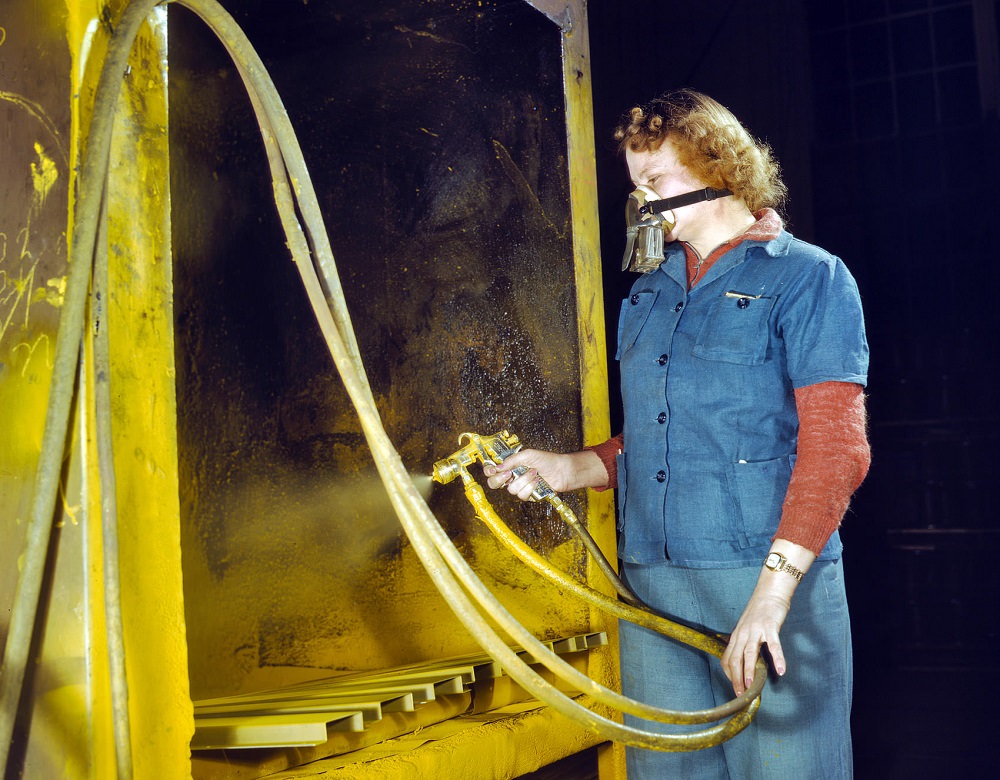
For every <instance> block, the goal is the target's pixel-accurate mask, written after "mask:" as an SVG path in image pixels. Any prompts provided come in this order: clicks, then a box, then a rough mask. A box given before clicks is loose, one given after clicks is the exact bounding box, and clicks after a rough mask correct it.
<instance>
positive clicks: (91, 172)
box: [0, 0, 766, 778]
mask: <svg viewBox="0 0 1000 780" xmlns="http://www.w3.org/2000/svg"><path fill="white" fill-rule="evenodd" d="M168 2H172V3H175V4H177V5H181V6H184V7H186V8H188V9H189V10H191V11H192V12H194V13H195V14H196V15H197V16H199V17H200V18H201V19H202V20H203V21H204V22H205V23H206V24H207V25H208V26H209V27H210V28H211V29H212V31H213V32H214V33H215V35H216V36H217V37H218V38H219V40H220V41H221V42H222V43H223V45H224V46H225V48H226V49H227V50H228V51H229V53H230V56H231V57H232V59H233V62H234V64H235V65H236V68H237V70H238V71H239V73H240V76H241V78H242V79H243V82H244V85H245V86H246V88H247V92H248V94H249V96H250V100H251V103H252V105H253V108H254V112H255V114H256V117H257V121H258V123H259V124H260V130H261V135H262V138H263V141H264V146H265V149H266V152H267V158H268V165H269V168H270V171H271V176H272V187H273V189H274V195H275V202H276V205H277V208H278V212H279V216H280V219H281V223H282V226H283V228H284V231H285V234H286V238H287V241H288V246H289V249H290V250H291V253H292V257H293V260H294V262H295V265H296V268H297V270H298V272H299V274H300V277H301V278H302V281H303V284H304V286H305V289H306V293H307V296H308V298H309V301H310V305H311V307H312V309H313V311H314V313H315V316H316V319H317V323H318V324H319V327H320V330H321V332H322V335H323V338H324V340H325V342H326V344H327V347H328V349H329V351H330V354H331V356H332V358H333V360H334V363H335V365H336V367H337V369H338V371H339V373H340V376H341V379H342V381H343V382H344V385H345V387H346V389H347V392H348V395H349V396H350V398H351V401H352V403H353V404H354V406H355V408H356V410H357V413H358V417H359V420H360V422H361V426H362V430H363V431H364V434H365V437H366V439H367V441H368V444H369V447H370V449H371V451H372V454H373V456H374V460H375V463H376V466H377V468H378V470H379V473H380V476H381V478H382V481H383V483H384V484H385V487H386V490H387V492H388V494H389V497H390V500H391V502H392V505H393V507H394V509H395V511H396V514H397V515H398V517H399V520H400V523H401V525H402V526H403V529H404V531H405V532H406V534H407V536H408V538H409V540H410V542H411V544H412V546H413V549H414V551H415V552H416V554H417V555H418V557H419V558H420V560H421V562H422V563H423V565H424V567H425V569H426V570H427V572H428V574H429V575H430V577H431V579H432V581H433V582H434V584H435V586H436V587H437V588H438V590H439V591H440V593H441V594H442V596H443V597H444V599H445V601H446V602H447V603H448V605H449V607H450V608H451V609H452V610H453V611H454V613H455V614H456V616H457V617H458V619H459V620H460V621H461V622H462V623H463V625H465V627H466V628H467V629H468V630H469V631H470V633H472V635H473V637H474V638H475V639H476V641H477V642H478V643H479V644H480V645H481V646H482V647H483V648H484V649H485V650H486V651H487V653H489V655H490V656H492V657H493V658H494V659H495V660H496V661H497V662H498V663H500V664H501V665H502V666H503V667H504V669H505V670H506V671H507V673H508V674H509V675H510V676H511V678H512V679H514V680H515V681H516V682H517V683H518V684H519V685H521V686H522V687H523V688H524V689H525V690H526V691H527V692H528V693H530V694H531V695H533V696H534V697H536V698H537V699H539V700H540V701H543V702H544V703H546V704H548V705H549V706H550V707H552V708H553V709H554V710H556V711H557V712H559V713H561V714H563V715H565V716H566V717H568V718H570V719H571V720H573V721H575V722H577V723H579V724H580V725H582V726H584V727H585V728H587V729H589V730H591V731H592V732H594V733H597V734H599V735H600V736H602V737H604V738H605V739H611V740H616V741H618V742H621V743H624V744H626V745H630V746H633V747H640V748H649V749H654V750H668V751H677V750H697V749H702V748H706V747H710V746H712V745H716V744H719V743H720V742H722V741H724V740H726V739H729V738H730V737H732V736H733V735H735V734H736V733H738V732H739V731H740V730H742V729H743V728H745V727H746V725H747V724H748V723H749V722H750V721H751V720H752V718H753V716H754V714H755V713H756V710H757V708H758V707H759V704H760V690H761V688H762V686H763V684H764V680H765V677H766V671H765V668H764V666H763V664H762V663H760V662H759V663H758V666H757V671H756V674H755V678H754V685H753V686H752V687H751V689H750V690H748V691H747V692H746V693H745V694H744V695H743V696H742V697H740V699H738V700H736V701H738V702H739V703H740V709H738V711H736V713H735V714H734V715H733V716H732V717H730V718H729V720H727V721H725V722H724V723H720V724H718V725H716V726H713V727H710V728H707V729H704V730H702V731H700V732H692V733H684V734H663V733H659V732H654V731H647V730H644V729H639V728H634V727H630V726H625V725H623V724H621V723H619V722H617V721H615V720H612V719H610V718H607V717H604V716H603V715H600V714H598V713H597V712H595V711H593V710H591V709H589V708H588V707H586V706H584V705H583V704H581V703H579V702H578V701H576V700H575V699H574V698H572V697H570V696H567V695H566V694H564V693H562V692H561V691H560V690H559V689H558V688H556V687H555V686H554V685H552V684H551V683H549V682H547V681H546V680H544V679H543V678H542V677H541V676H540V675H539V674H538V673H537V672H536V671H534V670H533V669H532V668H531V667H530V666H529V665H528V664H527V663H526V662H525V661H524V660H522V658H521V657H520V656H519V655H518V653H517V652H515V651H514V650H513V649H511V647H509V646H508V644H507V643H506V642H505V641H504V640H503V639H502V638H501V637H500V636H499V635H498V634H497V633H496V631H495V630H494V629H493V627H492V626H491V625H490V624H489V623H488V622H487V620H486V619H485V618H483V616H482V615H481V614H480V612H479V611H478V609H477V608H476V606H475V605H474V603H473V602H472V601H471V600H470V598H469V595H468V594H471V595H472V596H473V597H474V598H475V600H476V601H477V602H479V604H480V605H481V606H482V608H483V610H484V611H485V612H487V613H488V614H489V616H490V617H491V618H492V619H493V620H494V621H495V622H496V623H497V624H498V625H500V626H501V628H502V629H503V630H504V631H505V632H506V633H507V634H508V635H509V636H510V638H511V639H513V640H514V641H516V642H517V643H519V644H520V645H521V646H522V647H523V649H524V650H526V651H527V652H528V653H529V654H530V655H531V656H532V657H533V658H534V659H536V660H537V661H538V662H539V663H541V664H542V665H544V666H546V667H547V668H549V669H550V670H552V671H553V672H554V673H555V674H557V675H558V676H559V677H560V678H561V679H563V680H565V681H567V682H569V683H570V684H572V685H573V686H574V687H575V688H576V689H577V690H579V691H580V692H582V693H584V694H586V695H588V696H589V697H590V698H592V699H595V700H597V701H599V702H605V703H609V704H612V705H614V706H617V707H618V708H619V709H621V710H623V711H626V712H631V713H634V714H636V715H639V716H641V717H644V718H647V719H656V720H661V721H664V722H673V723H704V722H708V721H709V720H717V719H719V717H720V716H719V715H718V714H717V713H715V714H714V715H713V716H712V717H708V718H706V716H705V715H704V713H677V712H672V711H669V710H660V709H658V708H655V707H651V706H649V705H646V704H643V703H641V702H635V701H633V700H631V699H627V698H626V697H623V696H621V695H620V694H617V693H615V692H613V691H611V690H609V689H607V688H604V687H603V686H600V685H599V684H597V683H596V682H594V681H593V680H591V679H590V678H588V677H586V675H583V674H582V673H580V672H579V671H578V670H576V669H574V668H573V667H572V666H570V665H569V664H568V663H566V662H565V661H564V660H563V659H561V658H559V657H558V656H557V655H556V654H555V653H553V652H552V651H551V650H550V649H549V648H548V647H546V646H545V645H544V644H543V643H541V642H540V641H538V640H537V639H536V638H535V637H534V636H532V635H531V633H530V632H529V631H528V630H527V629H525V628H524V627H523V626H522V625H521V624H520V623H518V622H517V620H516V619H515V618H514V617H513V616H512V615H511V614H510V613H509V612H508V611H507V610H506V608H505V607H504V606H503V605H502V604H501V603H500V602H499V601H498V600H497V599H496V598H495V597H494V596H493V594H492V593H490V592H489V590H488V589H487V588H486V587H485V585H483V583H482V582H481V581H480V580H479V578H478V577H477V576H476V574H475V572H473V571H472V569H471V567H469V565H468V563H467V562H466V561H465V559H464V558H463V557H462V555H461V553H460V552H459V551H458V549H457V548H456V547H455V546H454V544H453V543H452V542H451V540H450V539H449V538H448V536H447V534H446V533H445V532H444V529H443V528H442V527H441V525H440V524H439V523H438V521H437V519H436V518H435V517H434V515H433V514H432V513H431V511H430V509H429V507H428V506H427V504H426V502H425V501H424V499H423V498H422V497H421V495H420V494H419V492H418V491H417V490H416V488H415V487H414V485H413V483H412V481H411V479H410V477H409V474H408V472H407V470H406V468H405V466H404V465H403V462H402V460H401V458H400V456H399V453H398V452H397V451H396V450H395V448H394V446H393V445H392V442H391V441H390V440H389V437H388V434H387V433H386V431H385V429H384V427H383V425H382V422H381V418H380V416H379V413H378V410H377V407H376V404H375V400H374V397H373V395H372V392H371V389H370V386H369V384H368V379H367V374H366V372H365V369H364V365H363V363H362V360H361V354H360V350H359V349H358V345H357V340H356V337H355V334H354V330H353V327H352V325H351V321H350V316H349V313H348V310H347V306H346V302H345V300H344V295H343V290H342V288H341V285H340V281H339V276H338V274H337V269H336V264H335V262H334V258H333V252H332V249H331V247H330V242H329V238H328V236H327V234H326V230H325V227H324V224H323V219H322V215H321V212H320V208H319V201H318V199H317V197H316V193H315V191H314V189H313V186H312V181H311V179H310V177H309V173H308V171H307V169H306V166H305V162H304V160H303V157H302V152H301V149H300V148H299V145H298V141H297V138H296V136H295V133H294V131H293V129H292V127H291V123H290V121H289V119H288V116H287V113H286V111H285V109H284V106H283V105H282V102H281V99H280V97H279V96H278V94H277V92H276V90H275V88H274V85H273V83H272V82H271V80H270V78H269V77H268V75H267V71H266V69H265V67H264V65H263V63H262V62H261V60H260V58H259V56H258V55H257V53H256V52H255V51H254V49H253V47H252V45H251V44H250V42H249V40H248V39H247V38H246V36H245V34H244V33H243V31H242V30H241V29H240V28H239V26H238V25H237V24H236V22H235V21H234V20H233V18H232V17H231V16H230V15H229V14H228V13H227V12H226V11H225V10H224V9H223V8H222V7H221V6H220V5H219V4H218V3H217V2H215V0H168ZM161 4H163V0H134V1H133V2H131V3H130V4H129V5H128V6H127V7H126V8H125V10H124V12H123V13H122V16H121V18H120V19H119V20H118V23H117V24H116V25H115V27H114V32H113V34H112V38H111V40H110V42H109V45H108V51H107V56H106V58H105V61H104V63H103V67H102V71H101V75H100V79H99V82H98V87H97V92H96V95H95V100H94V106H93V115H92V118H91V123H90V129H89V133H88V136H87V144H86V149H85V151H84V155H83V159H82V163H81V166H80V169H79V174H78V187H77V191H78V200H77V204H76V217H75V220H74V225H73V232H72V243H71V247H70V254H69V270H68V273H67V280H66V290H65V297H64V303H63V308H62V313H61V316H60V319H59V328H58V331H57V335H56V346H55V356H54V367H53V374H52V383H51V387H50V394H49V401H48V407H47V410H46V421H45V430H44V434H43V438H42V451H41V454H40V457H39V464H38V469H37V472H36V477H35V483H34V488H33V494H32V501H31V507H30V511H29V518H28V533H27V544H26V548H25V552H24V557H23V561H24V563H23V568H22V571H21V575H20V577H19V580H18V585H17V590H16V592H15V597H14V604H13V607H12V610H11V621H10V626H9V630H8V634H7V641H6V645H5V649H4V656H3V665H2V667H0V759H2V762H0V763H2V766H3V769H4V774H6V772H7V769H8V759H9V750H10V747H11V742H12V737H13V731H14V725H15V721H16V718H17V713H18V709H19V704H20V699H21V695H22V690H23V682H24V675H25V670H26V668H27V665H28V659H29V655H30V648H31V645H32V641H33V636H34V630H35V625H36V622H37V618H38V612H39V605H40V599H41V588H42V580H43V576H44V572H45V568H46V565H47V560H48V553H49V546H50V540H51V530H52V522H53V515H54V512H55V506H56V500H57V496H58V490H59V477H60V470H61V467H62V461H63V454H64V452H65V449H66V446H67V438H68V437H69V419H70V411H71V408H72V405H73V401H74V396H75V379H76V376H77V372H78V370H79V368H80V348H81V343H82V339H83V337H84V332H85V313H86V302H87V290H88V287H89V286H90V281H91V273H92V269H93V267H94V263H95V260H96V259H97V258H98V255H99V250H98V243H101V244H103V243H104V241H103V236H102V237H101V241H100V242H99V241H98V238H99V225H100V224H101V223H102V207H101V204H102V202H103V200H104V195H105V192H106V186H107V177H108V167H109V166H108V160H109V152H110V146H111V137H112V128H113V120H114V111H115V103H116V101H117V97H118V92H119V89H120V85H121V82H122V79H123V78H124V75H125V73H126V70H127V63H128V57H129V53H130V51H131V49H132V46H133V44H134V42H135V39H136V36H137V35H138V32H139V29H140V27H141V25H142V23H143V21H144V20H145V19H146V17H147V16H148V14H149V13H150V12H151V11H152V10H153V9H154V8H155V7H156V6H158V5H161ZM298 214H301V217H302V221H303V222H304V223H305V230H303V226H302V224H301V223H300V222H299V218H298ZM105 378H106V377H105ZM95 400H96V401H97V402H98V403H99V404H100V405H101V406H102V407H104V408H103V409H102V410H99V411H98V412H97V414H98V416H101V415H105V416H104V417H102V419H105V420H110V415H109V414H108V409H107V405H108V404H109V394H108V393H105V392H103V391H101V392H97V393H95ZM98 428H99V430H98V435H99V436H100V437H104V438H105V441H104V443H103V444H101V445H99V446H98V454H99V457H101V458H102V459H103V462H102V464H101V465H100V466H99V473H100V474H101V481H102V485H101V490H102V499H103V497H104V495H105V494H107V493H111V494H113V490H114V479H113V473H114V467H113V463H112V462H111V460H110V455H111V448H110V425H104V424H102V425H99V426H98ZM114 511H115V509H114V501H113V496H112V500H109V501H107V502H105V501H103V500H102V524H103V527H104V529H105V545H106V547H105V554H106V555H111V554H113V553H115V552H116V551H117V544H116V542H115V539H114V538H111V537H109V536H108V535H107V534H109V533H115V531H114V529H116V528H117V518H116V517H115V516H114ZM106 577H107V578H109V579H116V578H117V567H116V566H114V565H111V566H108V567H106ZM109 585H110V587H108V586H107V585H106V590H107V592H108V593H109V594H112V595H111V598H112V600H113V599H114V596H115V594H117V593H118V592H119V587H118V583H117V582H111V583H109ZM117 606H118V605H117V604H116V605H114V608H113V610H112V612H115V613H116V614H120V613H117ZM619 606H624V605H619ZM111 617H112V618H114V617H115V616H114V615H111ZM108 631H109V648H110V653H109V656H110V662H111V664H112V667H113V668H112V670H111V672H112V678H113V680H112V689H113V710H114V717H115V721H116V722H115V742H116V751H117V762H118V774H119V777H120V778H127V777H131V772H132V770H131V759H130V746H129V743H130V736H129V730H128V723H127V721H128V715H127V685H126V681H125V676H124V659H123V657H121V655H120V654H121V653H123V650H122V649H121V648H122V647H123V644H122V636H121V622H120V619H109V620H108ZM112 634H113V635H114V636H112ZM116 648H117V650H116ZM116 656H117V658H116ZM123 705H124V706H123ZM724 706H727V705H724ZM705 712H711V711H705Z"/></svg>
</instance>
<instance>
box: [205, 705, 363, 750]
mask: <svg viewBox="0 0 1000 780" xmlns="http://www.w3.org/2000/svg"><path fill="white" fill-rule="evenodd" d="M328 725H329V726H330V727H332V728H335V729H338V730H347V731H362V730H363V729H364V724H363V716H362V714H361V713H360V712H344V713H338V714H337V715H336V716H331V715H330V714H323V713H310V714H295V715H253V716H250V717H228V718H204V719H202V718H195V732H194V737H193V738H192V739H191V749H192V750H216V749H222V748H261V747H270V748H278V747H303V746H312V745H321V744H323V743H324V742H326V740H327V726H328Z"/></svg>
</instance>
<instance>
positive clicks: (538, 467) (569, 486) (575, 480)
mask: <svg viewBox="0 0 1000 780" xmlns="http://www.w3.org/2000/svg"><path fill="white" fill-rule="evenodd" d="M518 466H522V467H524V468H526V469H527V471H526V472H525V473H524V474H521V475H520V476H515V475H514V474H513V470H514V469H515V468H517V467H518ZM483 473H484V474H485V475H486V477H487V484H488V485H489V486H490V487H491V488H493V489H497V488H502V487H506V488H507V491H508V492H509V493H511V494H512V495H515V496H517V497H518V498H520V499H521V500H522V501H527V500H529V499H530V498H531V494H532V492H533V491H534V490H535V488H536V486H537V485H538V480H539V479H544V480H545V481H546V482H547V483H548V485H549V487H550V488H552V489H553V490H554V491H556V492H557V493H563V492H565V491H567V490H579V489H580V488H585V487H603V486H604V485H606V484H607V483H608V472H607V470H606V469H605V468H604V464H603V463H602V462H601V459H600V458H599V457H598V456H597V455H596V454H595V453H593V452H591V451H590V450H582V451H581V452H570V453H558V452H547V451H545V450H520V451H519V452H515V453H514V454H513V455H511V456H509V457H508V458H507V459H506V460H505V461H504V462H503V464H502V465H500V466H494V465H492V464H486V465H485V466H483Z"/></svg>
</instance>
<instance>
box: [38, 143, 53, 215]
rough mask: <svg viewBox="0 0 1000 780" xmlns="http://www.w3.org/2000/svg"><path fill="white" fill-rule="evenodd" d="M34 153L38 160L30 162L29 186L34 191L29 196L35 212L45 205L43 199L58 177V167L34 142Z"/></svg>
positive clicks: (40, 146) (41, 147) (46, 196)
mask: <svg viewBox="0 0 1000 780" xmlns="http://www.w3.org/2000/svg"><path fill="white" fill-rule="evenodd" d="M35 154H37V155H38V162H33V163H31V186H32V189H33V190H34V193H33V194H32V197H31V212H32V214H37V213H38V211H39V210H40V209H41V208H42V206H43V205H45V200H46V199H47V198H48V196H49V192H51V191H52V187H53V186H54V185H55V183H56V179H58V178H59V169H58V168H57V167H56V163H55V161H54V160H53V159H52V158H51V157H49V156H48V155H47V154H46V153H45V149H44V147H43V146H42V145H41V144H40V143H38V142H37V141H36V142H35Z"/></svg>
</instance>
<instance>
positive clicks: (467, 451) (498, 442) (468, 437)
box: [432, 431, 558, 501]
mask: <svg viewBox="0 0 1000 780" xmlns="http://www.w3.org/2000/svg"><path fill="white" fill-rule="evenodd" d="M466 442H467V443H466ZM458 443H459V444H463V443H465V446H464V447H462V448H461V449H460V450H457V451H456V452H453V453H452V454H451V455H449V456H448V457H447V458H444V459H443V460H439V461H438V462H437V463H435V464H434V473H433V475H432V476H433V478H434V481H435V482H440V483H441V484H442V485H446V484H448V483H449V482H451V481H452V480H453V479H455V477H458V476H461V477H462V478H463V480H464V481H466V482H468V481H469V480H471V479H472V478H471V476H469V473H468V471H467V470H466V469H467V467H468V466H470V465H471V464H473V463H475V462H476V461H479V462H480V463H482V464H484V465H485V464H486V463H491V464H493V465H495V466H499V465H500V464H501V463H503V462H504V459H505V458H507V457H508V456H510V455H513V454H514V453H515V452H517V451H518V450H519V449H521V441H520V439H518V438H517V435H516V434H513V433H510V432H508V431H500V432H499V433H494V434H492V435H490V436H481V435H480V434H478V433H463V434H462V435H461V436H459V437H458ZM526 471H527V469H526V468H525V467H524V466H518V467H517V468H515V469H514V470H513V474H514V475H515V476H520V475H521V474H524V473H525V472H526ZM531 497H532V498H533V499H534V500H535V501H541V500H543V499H549V500H550V501H551V500H558V497H557V496H556V493H555V491H554V490H553V489H552V488H551V487H549V486H548V484H547V483H546V482H545V481H544V480H542V479H539V480H538V484H537V485H536V486H535V489H534V490H533V491H532V493H531Z"/></svg>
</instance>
